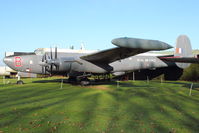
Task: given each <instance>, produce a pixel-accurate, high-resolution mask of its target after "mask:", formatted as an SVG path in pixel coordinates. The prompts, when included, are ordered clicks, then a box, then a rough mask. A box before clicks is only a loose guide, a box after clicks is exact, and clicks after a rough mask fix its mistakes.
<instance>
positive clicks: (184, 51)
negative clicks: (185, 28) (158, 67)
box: [160, 35, 199, 69]
mask: <svg viewBox="0 0 199 133" xmlns="http://www.w3.org/2000/svg"><path fill="white" fill-rule="evenodd" d="M160 59H162V60H165V61H169V62H176V65H177V66H178V67H179V68H182V69H184V68H187V67H189V66H190V63H199V56H196V57H194V56H193V53H192V46H191V42H190V40H189V38H188V37H187V36H186V35H180V36H179V37H178V38H177V40H176V47H175V52H174V56H169V57H160Z"/></svg>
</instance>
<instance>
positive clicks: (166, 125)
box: [0, 78, 199, 133]
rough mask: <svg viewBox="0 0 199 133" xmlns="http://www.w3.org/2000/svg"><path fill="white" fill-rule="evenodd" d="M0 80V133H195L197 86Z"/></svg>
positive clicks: (198, 112)
mask: <svg viewBox="0 0 199 133" xmlns="http://www.w3.org/2000/svg"><path fill="white" fill-rule="evenodd" d="M15 81H16V80H13V79H12V80H9V81H8V80H6V82H7V83H9V84H6V85H4V84H3V82H2V81H0V133H151V132H155V133H156V132H158V133H169V132H171V133H198V132H199V84H197V83H194V86H193V90H192V95H191V96H189V88H190V84H191V83H190V82H180V81H178V82H164V83H160V82H159V81H150V82H149V83H147V82H146V81H134V82H133V81H128V82H126V81H123V82H120V83H119V86H117V82H110V83H107V84H106V83H104V84H100V85H93V86H87V87H81V86H78V85H71V84H67V83H64V84H63V88H60V86H61V84H60V80H59V79H55V78H52V79H48V78H47V79H24V81H25V83H26V84H24V85H15V84H14V82H15Z"/></svg>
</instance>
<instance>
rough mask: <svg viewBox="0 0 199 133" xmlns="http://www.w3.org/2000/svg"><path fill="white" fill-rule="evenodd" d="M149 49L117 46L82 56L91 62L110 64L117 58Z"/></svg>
mask: <svg viewBox="0 0 199 133" xmlns="http://www.w3.org/2000/svg"><path fill="white" fill-rule="evenodd" d="M147 51H149V50H144V49H130V48H121V47H116V48H111V49H107V50H103V51H99V52H96V53H93V54H89V55H86V56H82V57H80V58H81V59H84V60H87V61H89V62H95V63H97V62H98V63H100V62H103V63H104V64H109V63H111V62H114V61H116V60H121V59H124V58H127V57H129V56H134V55H137V54H140V53H144V52H147Z"/></svg>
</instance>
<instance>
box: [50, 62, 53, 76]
mask: <svg viewBox="0 0 199 133" xmlns="http://www.w3.org/2000/svg"><path fill="white" fill-rule="evenodd" d="M52 72H53V65H52V64H51V65H50V74H52Z"/></svg>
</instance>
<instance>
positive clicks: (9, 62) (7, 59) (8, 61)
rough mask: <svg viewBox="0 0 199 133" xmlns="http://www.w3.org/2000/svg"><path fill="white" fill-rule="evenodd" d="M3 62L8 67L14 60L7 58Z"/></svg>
mask: <svg viewBox="0 0 199 133" xmlns="http://www.w3.org/2000/svg"><path fill="white" fill-rule="evenodd" d="M3 62H4V63H5V64H6V65H9V64H11V63H12V62H13V59H12V58H11V57H5V58H4V59H3Z"/></svg>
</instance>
